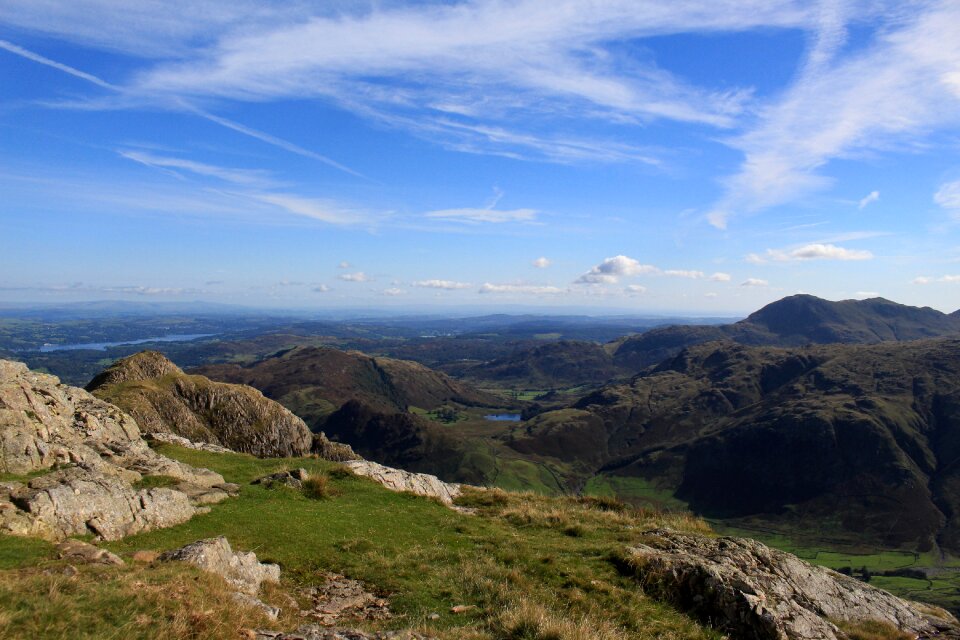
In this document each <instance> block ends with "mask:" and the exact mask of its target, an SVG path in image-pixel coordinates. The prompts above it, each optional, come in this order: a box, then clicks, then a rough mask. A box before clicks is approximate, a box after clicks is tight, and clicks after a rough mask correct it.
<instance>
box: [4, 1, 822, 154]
mask: <svg viewBox="0 0 960 640" xmlns="http://www.w3.org/2000/svg"><path fill="white" fill-rule="evenodd" d="M170 5H171V6H170V7H169V8H168V7H167V6H166V4H164V3H158V2H152V1H148V0H141V1H139V2H134V3H131V6H129V7H128V8H127V9H125V11H124V12H117V11H116V10H115V8H113V7H111V6H110V3H109V2H107V1H106V0H76V1H75V2H72V3H56V2H51V1H48V0H45V1H41V2H27V1H26V0H11V2H8V3H7V5H6V7H5V11H4V15H3V19H4V20H5V21H6V22H8V23H9V24H13V25H17V26H20V27H21V28H26V29H30V30H32V31H36V32H41V33H47V34H53V35H56V36H57V37H61V38H67V39H71V40H73V41H76V42H80V43H82V44H83V45H85V46H93V47H99V48H103V49H110V50H121V51H124V52H127V53H132V54H133V55H135V56H137V57H138V58H140V59H142V60H145V61H146V62H148V64H145V65H141V69H140V71H139V72H136V73H134V74H132V76H127V77H125V78H123V79H122V84H123V90H124V92H125V94H126V95H128V96H148V97H152V98H154V99H169V98H174V99H187V100H191V101H195V100H200V99H202V100H209V99H225V100H238V101H256V102H265V101H280V100H289V99H318V100H322V101H326V102H330V103H333V104H337V105H339V106H341V107H343V108H345V109H347V110H349V111H352V112H354V113H356V114H358V115H361V116H363V117H368V118H373V119H378V120H380V121H382V122H385V123H388V124H391V125H393V126H398V127H401V128H405V129H407V130H409V131H411V132H413V133H416V134H419V135H421V136H422V137H424V138H427V139H431V140H434V141H436V142H439V143H440V144H443V145H444V146H447V147H448V148H455V149H461V150H463V151H468V152H472V153H494V154H499V155H512V156H515V157H525V156H526V155H527V154H532V155H533V156H534V157H537V158H539V159H542V160H547V161H551V162H577V161H581V160H586V161H606V162H610V161H612V162H638V163H643V164H659V163H660V159H659V158H658V157H657V151H656V150H651V149H649V148H646V147H645V146H643V145H640V146H636V145H631V144H625V143H624V142H622V138H621V137H620V136H607V137H604V136H583V137H576V136H569V135H565V134H564V132H565V131H567V130H569V128H568V127H566V126H563V124H562V123H564V122H569V121H570V119H571V118H577V119H586V120H594V121H598V122H612V123H617V124H626V125H644V124H646V123H649V122H651V121H656V120H666V121H674V122H682V123H691V124H695V125H705V126H708V127H719V128H727V127H731V126H733V125H735V124H736V121H737V118H738V117H739V116H741V115H742V114H743V113H744V111H745V109H746V105H747V102H748V101H749V100H750V98H751V91H750V88H749V87H746V88H732V89H722V90H718V89H715V88H705V87H702V86H697V85H696V84H693V83H690V82H688V81H686V80H684V79H683V78H681V77H679V76H677V75H675V74H672V73H670V72H669V71H667V70H665V69H663V68H661V67H659V66H657V65H656V63H655V62H653V60H652V58H649V57H646V56H632V55H629V54H627V53H626V52H625V50H624V48H623V47H621V46H620V45H621V44H623V43H627V42H632V41H635V40H637V39H642V38H646V37H654V36H663V35H671V34H683V33H718V32H736V31H750V30H753V29H758V28H784V29H792V28H811V26H812V25H813V24H814V23H815V15H814V13H815V12H813V11H811V10H810V9H809V8H808V7H807V6H805V3H803V2H800V1H799V0H779V1H777V2H764V1H762V0H747V1H742V0H739V1H738V0H719V1H718V2H715V3H712V4H711V5H709V6H704V4H703V3H702V2H700V1H699V0H678V1H677V2H674V3H671V6H670V8H669V10H665V8H664V7H663V5H661V4H660V3H658V2H655V1H654V0H639V1H637V0H610V1H608V2H604V3H599V4H592V5H590V7H589V10H585V7H584V6H583V4H582V2H579V1H578V0H559V1H557V0H553V1H548V0H519V1H517V2H511V3H503V2H484V1H481V0H469V1H466V2H461V3H456V4H447V3H433V2H426V3H417V4H415V5H412V6H396V5H392V4H386V5H381V4H377V5H375V6H372V7H371V6H369V5H366V4H352V3H329V4H327V5H315V4H307V3H292V4H291V3H288V4H285V5H264V4H262V3H254V2H250V1H247V0H242V1H239V2H237V3H226V4H215V5H213V6H207V5H204V6H203V8H198V7H196V6H193V5H192V4H190V3H186V2H183V0H173V1H172V2H171V3H170ZM118 82H120V81H118ZM198 115H202V117H207V118H208V119H210V120H211V121H213V122H218V123H219V124H221V125H222V126H226V127H229V128H233V129H235V130H237V131H239V132H241V133H245V134H246V135H253V136H254V137H258V136H262V139H264V141H266V142H269V143H271V144H276V145H278V146H280V144H282V143H285V142H286V141H282V140H279V139H275V138H271V137H270V136H267V135H266V134H262V132H258V131H256V130H252V129H249V128H247V127H244V126H243V125H240V124H239V123H235V122H232V121H227V120H225V119H223V118H221V117H220V116H216V115H215V114H212V113H204V114H198ZM288 144H292V143H288ZM291 150H292V149H291ZM301 150H302V149H301ZM326 160H329V159H326ZM340 168H344V167H342V165H340ZM344 169H345V168H344Z"/></svg>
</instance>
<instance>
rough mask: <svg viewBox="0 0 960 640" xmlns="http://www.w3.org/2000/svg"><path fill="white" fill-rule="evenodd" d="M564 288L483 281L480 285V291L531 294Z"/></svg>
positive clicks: (555, 292)
mask: <svg viewBox="0 0 960 640" xmlns="http://www.w3.org/2000/svg"><path fill="white" fill-rule="evenodd" d="M565 292H566V290H565V289H560V288H558V287H552V286H541V285H532V284H491V283H489V282H485V283H484V284H483V285H482V286H481V287H480V293H516V294H531V295H554V294H558V293H565Z"/></svg>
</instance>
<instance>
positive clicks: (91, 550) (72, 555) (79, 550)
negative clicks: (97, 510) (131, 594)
mask: <svg viewBox="0 0 960 640" xmlns="http://www.w3.org/2000/svg"><path fill="white" fill-rule="evenodd" d="M57 553H58V554H59V555H60V557H61V558H62V559H64V560H69V561H71V562H82V563H84V564H106V565H114V566H122V565H123V564H125V563H124V562H123V559H122V558H120V556H118V555H117V554H115V553H111V552H109V551H107V550H106V549H101V548H100V547H96V546H94V545H92V544H90V543H88V542H83V541H82V540H74V539H72V538H71V539H69V540H64V541H63V542H61V543H60V544H58V545H57Z"/></svg>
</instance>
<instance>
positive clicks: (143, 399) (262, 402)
mask: <svg viewBox="0 0 960 640" xmlns="http://www.w3.org/2000/svg"><path fill="white" fill-rule="evenodd" d="M87 389H88V390H89V391H91V392H93V394H94V395H95V396H97V397H99V398H101V399H104V400H106V401H108V402H111V403H113V404H115V405H117V406H118V407H120V408H122V409H123V410H124V411H126V412H128V413H129V414H130V415H132V416H133V417H134V418H136V420H137V422H138V424H139V425H140V428H141V429H142V430H143V431H144V433H158V432H159V433H173V434H176V435H178V436H182V437H184V438H187V439H188V440H192V441H194V442H206V443H209V444H216V445H220V446H224V447H227V448H228V449H232V450H234V451H239V452H243V453H250V454H253V455H255V456H260V457H289V456H300V455H304V454H306V453H309V452H310V451H311V448H312V446H313V439H314V436H313V434H311V433H310V430H309V429H308V428H307V425H306V424H305V423H304V422H303V420H301V419H300V418H298V417H297V416H295V415H294V414H293V413H291V412H290V411H289V410H287V409H285V408H284V407H283V406H281V405H280V404H278V403H276V402H274V401H273V400H270V399H268V398H265V397H264V396H263V394H262V393H260V392H259V391H257V390H256V389H253V388H252V387H247V386H244V385H237V384H225V383H221V382H214V381H212V380H209V379H207V378H205V377H203V376H198V375H187V374H185V373H184V372H183V371H182V370H180V369H179V368H178V367H177V366H176V365H175V364H173V363H172V362H170V361H169V360H167V359H166V358H165V357H164V356H163V355H161V354H159V353H156V352H153V351H144V352H141V353H138V354H135V355H132V356H130V357H128V358H124V359H122V360H119V361H117V362H116V363H114V364H113V365H112V366H111V367H110V368H109V369H107V370H106V371H104V372H103V373H101V374H100V375H98V376H97V377H96V378H94V379H93V381H91V382H90V384H89V385H88V386H87Z"/></svg>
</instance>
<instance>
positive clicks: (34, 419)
mask: <svg viewBox="0 0 960 640" xmlns="http://www.w3.org/2000/svg"><path fill="white" fill-rule="evenodd" d="M0 471H3V472H6V473H11V474H36V472H38V471H48V473H46V474H42V475H36V476H35V477H29V478H27V477H25V478H24V479H23V480H22V481H20V482H5V483H0V531H5V532H8V533H15V534H20V535H36V536H41V537H44V538H47V539H51V540H60V539H63V538H65V537H67V536H71V535H85V534H89V535H93V536H95V537H98V538H100V539H104V540H115V539H117V538H121V537H123V536H126V535H130V534H133V533H138V532H141V531H146V530H149V529H153V528H157V527H166V526H171V525H174V524H178V523H180V522H184V521H185V520H188V519H189V518H190V517H192V516H193V515H194V514H195V513H197V505H199V504H209V503H210V502H214V501H218V500H220V499H224V498H226V497H227V494H226V493H225V492H223V491H220V490H218V489H215V488H214V487H216V486H218V485H222V484H223V482H224V480H223V477H222V476H221V475H219V474H217V473H214V472H212V471H209V470H207V469H196V468H194V467H191V466H189V465H185V464H183V463H180V462H176V461H174V460H171V459H169V458H166V457H164V456H161V455H159V454H158V453H156V452H155V451H153V450H152V449H150V447H148V446H147V443H146V442H144V440H143V439H142V438H141V437H140V430H139V428H138V426H137V423H136V421H135V420H134V419H133V418H131V417H130V416H129V415H127V414H125V413H123V412H122V411H121V410H119V409H118V408H117V407H115V406H113V405H110V404H108V403H106V402H104V401H102V400H99V399H97V398H95V397H93V396H92V395H90V394H89V393H87V392H86V391H83V390H82V389H77V388H76V387H70V386H67V385H63V384H60V381H59V380H58V379H57V378H55V377H54V376H50V375H45V374H40V373H35V372H32V371H30V370H28V369H27V367H26V366H25V365H23V364H21V363H18V362H12V361H6V360H0ZM146 475H163V476H167V477H170V478H173V479H175V480H179V483H178V484H176V486H175V487H174V488H142V489H141V488H136V487H135V486H134V484H135V483H137V482H138V481H140V480H141V479H142V478H143V477H144V476H146ZM193 495H203V496H204V498H203V500H194V499H193Z"/></svg>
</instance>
